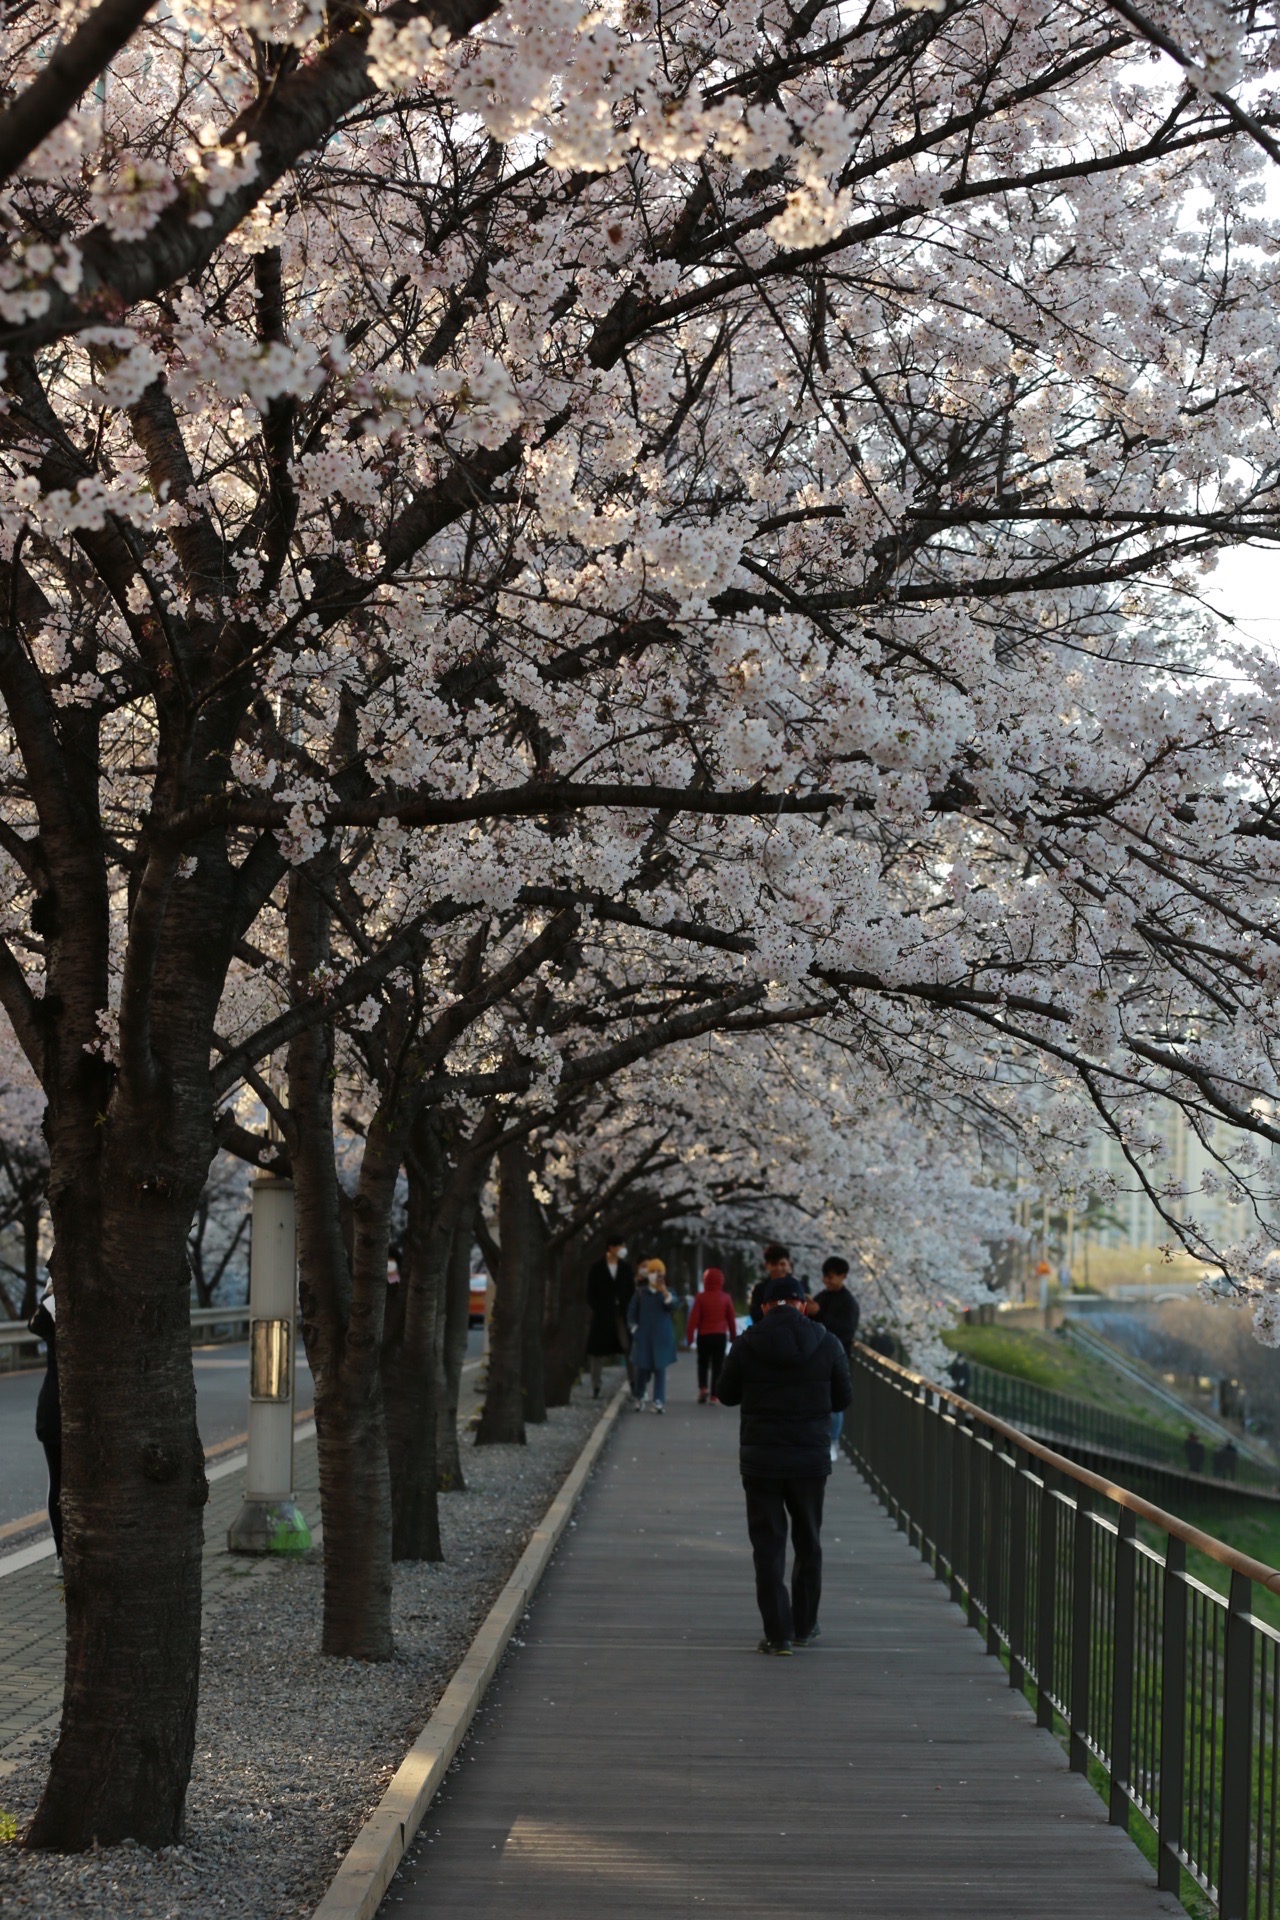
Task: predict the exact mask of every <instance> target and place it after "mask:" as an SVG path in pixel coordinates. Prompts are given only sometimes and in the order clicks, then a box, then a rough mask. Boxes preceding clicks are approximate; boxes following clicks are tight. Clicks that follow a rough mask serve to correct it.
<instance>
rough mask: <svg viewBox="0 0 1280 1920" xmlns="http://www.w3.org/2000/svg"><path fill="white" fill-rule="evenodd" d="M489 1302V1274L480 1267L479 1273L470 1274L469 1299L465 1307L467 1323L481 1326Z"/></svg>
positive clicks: (472, 1325)
mask: <svg viewBox="0 0 1280 1920" xmlns="http://www.w3.org/2000/svg"><path fill="white" fill-rule="evenodd" d="M488 1304H489V1276H488V1274H487V1273H486V1272H485V1270H484V1268H483V1267H481V1269H480V1271H479V1273H473V1274H472V1276H471V1301H470V1305H469V1306H468V1309H467V1325H468V1326H469V1327H482V1326H483V1325H484V1316H485V1310H486V1308H487V1307H488Z"/></svg>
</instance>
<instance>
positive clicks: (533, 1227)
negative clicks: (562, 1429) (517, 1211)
mask: <svg viewBox="0 0 1280 1920" xmlns="http://www.w3.org/2000/svg"><path fill="white" fill-rule="evenodd" d="M548 1254H549V1249H548V1246H547V1230H546V1225H545V1223H544V1221H543V1218H542V1214H541V1211H540V1210H539V1208H538V1205H537V1202H536V1201H535V1200H534V1197H533V1194H532V1193H530V1195H529V1208H528V1215H527V1229H526V1239H525V1275H526V1278H525V1288H524V1330H523V1335H522V1344H523V1348H524V1351H523V1354H522V1357H521V1375H520V1386H521V1392H522V1395H523V1399H524V1417H525V1423H526V1425H528V1426H531V1427H540V1426H543V1425H544V1424H545V1423H546V1418H547V1389H546V1369H545V1367H544V1365H543V1342H544V1339H545V1324H546V1312H547V1279H548V1274H547V1268H548V1264H549V1261H548Z"/></svg>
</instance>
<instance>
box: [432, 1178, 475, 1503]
mask: <svg viewBox="0 0 1280 1920" xmlns="http://www.w3.org/2000/svg"><path fill="white" fill-rule="evenodd" d="M475 1211H476V1192H475V1189H474V1187H473V1188H471V1189H470V1191H469V1192H468V1195H467V1197H466V1199H465V1200H464V1201H463V1203H462V1205H461V1207H460V1208H459V1210H458V1218H457V1222H456V1224H455V1226H454V1229H453V1241H452V1244H451V1246H450V1248H449V1266H448V1271H447V1273H446V1276H445V1303H444V1304H445V1312H444V1338H443V1340H441V1342H440V1344H439V1354H440V1368H439V1374H438V1378H437V1393H438V1404H439V1418H438V1421H437V1426H436V1484H437V1486H438V1487H439V1490H440V1492H441V1493H465V1492H466V1488H467V1483H466V1479H465V1477H464V1475H463V1471H462V1447H461V1443H460V1441H459V1439H458V1402H459V1400H460V1399H461V1397H462V1368H463V1364H464V1362H465V1360H466V1357H467V1333H468V1331H469V1318H470V1313H471V1239H472V1234H473V1232H474V1230H475Z"/></svg>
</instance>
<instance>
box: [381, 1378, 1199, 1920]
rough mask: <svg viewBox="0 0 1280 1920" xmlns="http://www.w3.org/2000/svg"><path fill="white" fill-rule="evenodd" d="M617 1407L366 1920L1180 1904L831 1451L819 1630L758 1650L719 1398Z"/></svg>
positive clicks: (730, 1433)
mask: <svg viewBox="0 0 1280 1920" xmlns="http://www.w3.org/2000/svg"><path fill="white" fill-rule="evenodd" d="M692 1373H693V1369H692V1367H691V1366H689V1365H688V1364H684V1363H682V1364H681V1365H680V1366H679V1367H678V1368H677V1369H676V1371H675V1374H674V1376H673V1380H674V1385H675V1393H674V1404H673V1405H672V1406H671V1407H670V1408H669V1410H668V1413H667V1415H666V1417H665V1418H664V1419H657V1418H654V1417H653V1416H651V1415H648V1414H644V1415H635V1414H632V1413H630V1412H625V1411H624V1413H623V1416H622V1420H621V1421H620V1422H619V1426H618V1429H617V1431H616V1433H615V1435H614V1438H613V1439H612V1441H611V1442H610V1444H609V1448H608V1451H607V1453H606V1455H605V1458H604V1462H603V1464H602V1466H601V1468H600V1470H599V1472H598V1473H597V1475H596V1478H595V1481H594V1483H593V1485H592V1487H591V1488H590V1489H589V1490H588V1492H587V1494H586V1496H585V1498H584V1501H583V1504H582V1507H581V1509H580V1512H579V1515H578V1520H577V1524H576V1527H575V1529H574V1530H573V1531H572V1532H571V1533H570V1534H569V1535H568V1536H567V1538H568V1540H569V1542H570V1543H571V1544H569V1545H568V1546H567V1547H565V1548H564V1549H563V1550H562V1551H561V1553H560V1555H559V1557H558V1559H557V1562H556V1564H555V1565H554V1566H553V1567H552V1569H551V1570H550V1572H549V1574H548V1576H547V1579H546V1582H545V1584H544V1587H543V1589H542V1590H541V1592H540V1594H539V1597H538V1599H537V1600H536V1601H535V1603H534V1607H533V1611H532V1618H531V1620H530V1623H529V1626H528V1628H527V1629H526V1631H525V1633H524V1636H523V1644H522V1646H521V1647H520V1649H519V1650H518V1651H516V1652H515V1653H514V1654H513V1655H512V1656H511V1657H510V1659H509V1660H508V1663H507V1665H506V1667H505V1668H504V1670H503V1672H502V1673H501V1674H500V1676H499V1678H498V1680H497V1682H496V1683H495V1685H494V1687H493V1689H492V1690H491V1692H490V1694H489V1697H488V1700H487V1702H486V1704H485V1707H484V1708H483V1709H482V1710H481V1713H480V1714H479V1715H478V1716H477V1720H476V1723H475V1731H474V1733H473V1735H472V1738H471V1740H470V1741H469V1743H468V1745H467V1747H466V1748H465V1750H464V1753H463V1755H462V1757H461V1758H460V1760H459V1762H458V1764H457V1765H456V1767H455V1769H454V1772H453V1773H452V1775H451V1777H450V1781H449V1784H448V1785H447V1786H446V1788H445V1790H444V1793H443V1794H442V1796H441V1798H440V1800H439V1801H438V1802H437V1805H436V1806H435V1807H434V1808H433V1809H432V1810H431V1812H430V1813H429V1814H428V1816H427V1820H426V1822H425V1824H424V1827H423V1831H422V1838H421V1844H420V1845H419V1847H418V1849H417V1852H416V1855H415V1859H416V1865H415V1864H411V1863H409V1862H406V1864H405V1866H404V1868H403V1869H402V1871H401V1874H400V1876H399V1877H398V1878H397V1879H396V1881H395V1882H394V1883H393V1885H392V1887H391V1889H390V1891H389V1893H388V1895H387V1899H386V1902H385V1903H384V1906H383V1908H382V1914H383V1916H384V1920H391V1917H392V1916H396V1917H397V1920H427V1916H431V1920H437V1916H438V1915H440V1914H442V1913H469V1914H477V1915H483V1916H484V1920H503V1917H504V1916H515V1915H520V1916H521V1920H573V1916H575V1915H583V1916H586V1915H590V1916H592V1917H593V1920H595V1916H598V1915H600V1914H601V1913H607V1914H610V1915H614V1916H617V1920H665V1917H666V1916H669V1915H682V1916H683V1915H689V1916H693V1915H702V1914H707V1915H711V1914H717V1913H719V1914H724V1915H734V1916H738V1917H740V1920H741V1917H747V1920H753V1917H755V1916H759V1920H766V1916H767V1920H792V1916H794V1917H795V1920H801V1917H802V1916H803V1920H826V1917H827V1916H831V1917H832V1920H835V1916H837V1915H838V1916H839V1917H840V1920H899V1916H901V1917H902V1920H907V1916H911V1920H917V1917H919V1920H1082V1916H1087V1920H1155V1916H1157V1915H1171V1914H1180V1913H1181V1912H1182V1909H1181V1907H1180V1906H1178V1904H1177V1903H1176V1902H1175V1901H1174V1900H1172V1899H1171V1898H1170V1897H1169V1896H1168V1895H1164V1894H1160V1893H1157V1891H1156V1890H1155V1887H1154V1884H1153V1879H1154V1876H1153V1875H1152V1873H1151V1872H1150V1870H1149V1869H1148V1867H1147V1865H1146V1863H1145V1861H1144V1860H1143V1859H1142V1856H1141V1855H1140V1854H1139V1852H1138V1850H1137V1848H1136V1847H1134V1846H1133V1845H1132V1844H1131V1842H1130V1841H1129V1840H1128V1839H1127V1837H1126V1836H1125V1835H1123V1834H1122V1833H1121V1832H1119V1831H1118V1830H1117V1829H1115V1828H1112V1827H1109V1826H1108V1825H1107V1823H1106V1817H1105V1812H1104V1809H1103V1806H1102V1802H1101V1801H1100V1800H1099V1799H1098V1798H1097V1797H1096V1795H1095V1794H1094V1793H1093V1792H1092V1791H1091V1789H1090V1788H1089V1787H1088V1786H1087V1785H1086V1783H1085V1782H1084V1781H1083V1780H1082V1779H1080V1778H1079V1777H1078V1776H1076V1775H1073V1774H1071V1773H1069V1772H1068V1771H1067V1766H1066V1761H1065V1758H1064V1757H1063V1754H1062V1752H1061V1749H1060V1748H1059V1746H1058V1745H1057V1743H1056V1741H1054V1740H1053V1739H1052V1737H1051V1736H1050V1735H1049V1734H1048V1733H1044V1732H1041V1731H1039V1730H1038V1729H1037V1728H1036V1727H1035V1725H1034V1722H1033V1718H1032V1715H1031V1712H1030V1710H1029V1708H1028V1707H1027V1706H1026V1705H1025V1704H1024V1703H1023V1701H1022V1700H1021V1698H1020V1696H1018V1695H1016V1694H1014V1693H1013V1692H1012V1691H1011V1690H1010V1688H1009V1687H1008V1685H1007V1683H1006V1681H1005V1676H1004V1673H1003V1670H1002V1668H1001V1667H1000V1666H999V1665H998V1663H997V1662H996V1661H994V1660H993V1659H991V1658H990V1657H989V1656H988V1655H987V1654H986V1653H985V1652H984V1650H983V1646H982V1642H981V1641H980V1639H979V1637H978V1635H977V1634H975V1633H973V1632H972V1631H970V1630H969V1629H968V1628H967V1627H966V1626H965V1625H964V1623H963V1621H962V1618H961V1615H960V1612H959V1610H958V1609H957V1608H955V1607H953V1606H951V1604H950V1603H949V1602H948V1600H947V1599H946V1597H945V1595H944V1592H943V1590H942V1588H941V1587H940V1586H939V1585H938V1584H937V1583H936V1582H935V1581H934V1580H933V1578H932V1576H931V1575H930V1574H929V1572H928V1571H927V1569H926V1568H925V1567H924V1566H923V1564H922V1563H921V1561H920V1560H919V1559H918V1557H917V1556H916V1555H915V1554H914V1553H913V1552H912V1551H911V1550H910V1549H909V1548H908V1547H907V1545H906V1543H905V1541H904V1540H903V1539H902V1536H901V1535H900V1534H899V1533H898V1532H897V1531H896V1529H895V1528H894V1527H893V1525H892V1524H891V1522H890V1521H889V1520H888V1519H887V1518H886V1517H885V1515H884V1513H883V1510H882V1509H881V1508H880V1507H879V1506H877V1505H876V1504H875V1502H874V1501H873V1500H872V1499H871V1497H870V1495H869V1494H868V1493H867V1492H866V1490H865V1488H864V1487H863V1484H862V1482H861V1481H860V1480H859V1479H858V1477H857V1475H856V1474H855V1472H854V1470H853V1468H852V1467H851V1466H850V1465H849V1464H848V1463H847V1462H845V1461H842V1462H841V1463H840V1465H839V1466H838V1467H837V1469H836V1471H835V1474H834V1475H833V1478H832V1481H831V1482H830V1485H829V1489H828V1501H827V1517H826V1524H825V1528H824V1542H825V1547H826V1569H825V1596H824V1603H823V1611H822V1627H823V1636H824V1637H823V1639H822V1642H821V1645H820V1646H819V1647H816V1648H814V1649H812V1650H811V1651H810V1652H807V1653H800V1654H796V1655H794V1656H793V1657H792V1658H791V1659H790V1660H766V1659H762V1658H761V1657H760V1656H759V1655H758V1654H757V1653H756V1652H755V1651H754V1648H755V1642H756V1640H757V1639H758V1637H759V1633H760V1624H759V1619H758V1617H757V1615H756V1612H755V1606H754V1594H753V1588H752V1579H751V1562H750V1556H749V1552H748V1550H747V1545H746V1539H745V1529H744V1523H743V1513H742V1492H741V1486H740V1484H739V1482H738V1479H737V1474H736V1448H737V1426H738V1422H737V1416H736V1414H733V1413H730V1412H729V1411H728V1410H727V1409H724V1410H720V1409H716V1408H711V1407H708V1408H701V1407H696V1406H695V1405H693V1404H692V1388H693V1382H692V1378H691V1376H692Z"/></svg>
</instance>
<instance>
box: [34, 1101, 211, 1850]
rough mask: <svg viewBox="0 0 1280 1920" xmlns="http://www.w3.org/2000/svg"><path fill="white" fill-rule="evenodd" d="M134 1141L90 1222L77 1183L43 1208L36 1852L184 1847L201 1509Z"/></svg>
mask: <svg viewBox="0 0 1280 1920" xmlns="http://www.w3.org/2000/svg"><path fill="white" fill-rule="evenodd" d="M142 1131H143V1130H141V1129H140V1130H139V1134H140V1135H141V1133H142ZM119 1144H123V1142H121V1143H119ZM134 1145H135V1147H136V1148H137V1149H138V1150H140V1157H139V1160H138V1161H135V1162H134V1165H133V1168H132V1171H133V1174H134V1179H133V1180H126V1179H125V1178H123V1177H122V1178H121V1180H120V1183H119V1186H118V1187H117V1193H118V1195H119V1198H118V1199H117V1200H116V1201H115V1202H114V1203H113V1204H104V1205H103V1206H102V1207H101V1209H100V1210H99V1209H94V1210H93V1211H90V1210H89V1209H87V1208H85V1207H84V1205H83V1201H84V1199H85V1194H84V1189H83V1187H79V1186H78V1187H77V1188H75V1189H71V1190H69V1188H68V1186H66V1185H64V1184H63V1183H62V1182H61V1181H59V1182H58V1188H57V1192H56V1197H55V1198H54V1200H53V1205H52V1213H53V1226H54V1234H55V1246H54V1255H53V1280H54V1288H55V1295H56V1298H57V1300H58V1373H59V1380H60V1384H61V1389H62V1409H63V1412H62V1458H63V1482H62V1512H63V1523H64V1527H65V1570H66V1610H67V1664H66V1685H65V1693H64V1697H63V1710H62V1730H61V1733H60V1735H59V1739H58V1744H57V1748H56V1749H55V1752H54V1756H53V1764H52V1768H51V1771H50V1775H49V1779H48V1782H47V1784H46V1787H45V1791H44V1795H43V1798H42V1799H41V1802H40V1805H39V1807H38V1809H37V1811H36V1814H35V1818H34V1819H33V1821H32V1823H31V1826H30V1828H29V1829H28V1832H27V1834H26V1843H27V1845H29V1846H32V1847H51V1848H57V1849H60V1850H75V1851H78V1850H80V1849H83V1848H86V1847H92V1846H95V1845H101V1846H114V1845H116V1844H118V1843H119V1842H120V1841H122V1840H126V1839H129V1840H136V1841H139V1842H140V1843H141V1844H142V1845H144V1846H149V1847H163V1846H170V1845H173V1844H174V1843H175V1842H176V1841H178V1840H180V1839H181V1836H182V1823H183V1803H184V1799H185V1796H186V1789H187V1781H188V1779H189V1778H190V1774H191V1759H192V1752H193V1748H194V1741H195V1715H196V1699H197V1690H198V1685H199V1674H200V1572H201V1558H202V1551H201V1550H202V1547H203V1540H204V1534H203V1527H202V1522H201V1510H202V1508H203V1506H204V1504H205V1501H206V1500H207V1498H208V1486H207V1483H206V1480H205V1473H204V1455H203V1452H202V1449H201V1445H200V1436H199V1434H198V1432H197V1430H196V1408H195V1385H194V1376H193V1374H192V1370H191V1323H190V1309H189V1295H188V1286H189V1279H188V1273H187V1263H186V1251H185V1243H186V1235H187V1227H188V1224H189V1222H190V1208H189V1207H186V1206H184V1205H183V1204H182V1203H181V1201H180V1200H179V1201H178V1202H176V1203H173V1202H168V1203H163V1204H161V1205H159V1206H156V1205H155V1204H154V1203H153V1204H151V1205H148V1201H147V1196H146V1187H145V1184H142V1185H140V1184H139V1183H138V1182H137V1179H136V1175H137V1172H138V1169H139V1166H140V1164H141V1152H142V1151H145V1146H144V1140H143V1138H141V1137H139V1138H137V1139H136V1141H135V1142H134ZM59 1157H60V1156H59ZM107 1157H108V1160H109V1161H113V1162H116V1164H117V1170H118V1171H119V1172H120V1174H121V1175H122V1176H123V1173H124V1168H123V1166H122V1165H120V1163H119V1162H120V1160H123V1161H124V1162H126V1163H127V1162H128V1161H129V1160H130V1159H132V1158H133V1156H132V1154H131V1153H128V1152H126V1153H125V1154H124V1155H121V1156H119V1159H117V1155H116V1154H115V1153H112V1154H109V1155H108V1156H107ZM151 1163H152V1164H154V1157H153V1158H152V1161H151ZM104 1171H105V1170H104ZM104 1190H108V1191H109V1187H108V1185H107V1182H106V1181H104ZM191 1199H192V1201H194V1195H192V1196H191ZM95 1216H96V1217H95ZM72 1274H74V1281H73V1280H72V1279H71V1275H72ZM122 1275H127V1276H128V1287H127V1290H126V1289H125V1288H122V1286H121V1284H120V1277H121V1276H122Z"/></svg>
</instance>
